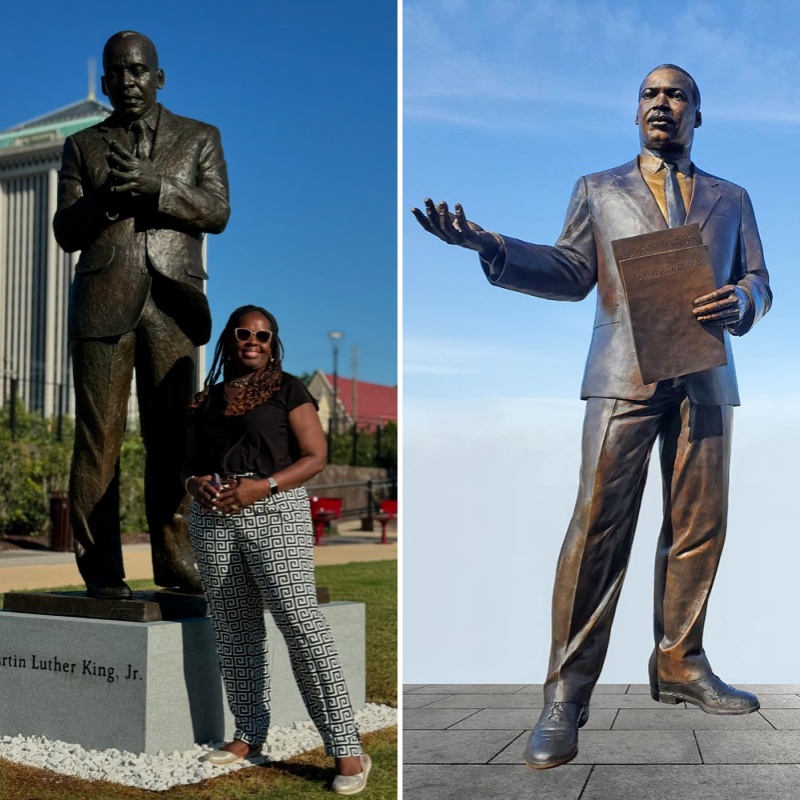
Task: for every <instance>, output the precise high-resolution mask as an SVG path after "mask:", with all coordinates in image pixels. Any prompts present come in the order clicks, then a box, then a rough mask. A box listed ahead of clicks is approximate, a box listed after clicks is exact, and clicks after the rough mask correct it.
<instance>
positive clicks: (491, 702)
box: [403, 694, 542, 717]
mask: <svg viewBox="0 0 800 800" xmlns="http://www.w3.org/2000/svg"><path fill="white" fill-rule="evenodd" d="M412 697H413V698H417V697H436V695H420V694H406V695H403V702H404V703H405V702H406V701H407V700H410V699H411V698H412ZM438 698H439V699H438V700H436V701H435V702H433V703H432V707H435V708H520V709H523V708H528V709H539V711H541V708H542V698H541V696H540V695H532V694H530V695H527V694H448V695H446V696H442V695H438ZM536 716H537V717H538V716H539V712H538V711H537V712H536Z"/></svg>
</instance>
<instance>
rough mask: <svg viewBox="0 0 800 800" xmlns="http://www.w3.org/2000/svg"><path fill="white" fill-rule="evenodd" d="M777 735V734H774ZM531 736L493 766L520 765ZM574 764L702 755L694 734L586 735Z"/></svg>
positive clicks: (685, 760)
mask: <svg viewBox="0 0 800 800" xmlns="http://www.w3.org/2000/svg"><path fill="white" fill-rule="evenodd" d="M773 733H774V731H773ZM527 738H528V734H527V733H525V734H523V735H521V736H519V737H518V738H517V739H516V740H515V741H513V742H509V744H508V747H506V749H505V750H503V752H502V753H500V754H498V755H497V756H496V757H495V758H494V759H492V762H491V763H492V764H517V763H519V760H520V759H521V758H522V752H523V750H524V748H525V743H526V741H527ZM574 763H575V764H699V763H701V762H700V753H699V752H698V749H697V742H696V741H695V738H694V733H693V732H692V731H649V732H648V733H647V735H646V736H643V735H642V733H641V732H640V731H613V730H611V731H591V730H589V731H587V730H585V729H584V730H582V731H581V733H580V737H579V751H578V755H577V757H576V759H575V761H574Z"/></svg>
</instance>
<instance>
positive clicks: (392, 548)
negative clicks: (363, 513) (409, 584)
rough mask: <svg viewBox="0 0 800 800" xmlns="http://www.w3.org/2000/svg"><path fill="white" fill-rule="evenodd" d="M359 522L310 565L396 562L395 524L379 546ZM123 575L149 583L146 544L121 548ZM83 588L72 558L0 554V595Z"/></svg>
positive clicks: (345, 526)
mask: <svg viewBox="0 0 800 800" xmlns="http://www.w3.org/2000/svg"><path fill="white" fill-rule="evenodd" d="M359 526H360V522H359V521H358V520H349V521H347V522H343V523H342V524H341V525H340V526H339V535H338V536H329V537H326V539H325V545H324V546H323V547H315V548H314V564H315V565H316V566H318V567H319V566H327V565H330V564H349V563H352V562H354V561H392V560H395V559H396V558H397V523H390V525H389V529H388V531H387V537H386V538H387V540H388V543H387V544H381V543H380V538H381V533H380V525H376V526H375V527H376V528H378V530H377V531H372V532H370V531H360V530H358V528H359ZM122 550H123V558H124V561H125V574H126V576H127V577H128V578H129V579H130V580H151V579H152V577H153V565H152V562H151V559H150V545H149V544H131V545H126V546H125V547H123V548H122ZM82 584H83V580H82V579H81V576H80V573H79V572H78V568H77V567H76V566H75V556H74V555H73V554H72V553H53V552H51V551H49V550H3V551H0V592H9V591H23V590H25V589H54V588H56V587H58V586H80V585H82Z"/></svg>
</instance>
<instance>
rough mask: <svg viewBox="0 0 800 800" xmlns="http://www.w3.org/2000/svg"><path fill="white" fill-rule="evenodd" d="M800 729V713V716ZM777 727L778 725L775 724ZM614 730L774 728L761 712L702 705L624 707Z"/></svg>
mask: <svg viewBox="0 0 800 800" xmlns="http://www.w3.org/2000/svg"><path fill="white" fill-rule="evenodd" d="M797 713H798V715H800V711H798V712H797ZM798 723H799V724H798V726H797V727H798V728H800V716H798ZM775 727H777V726H775ZM613 729H614V730H615V731H624V730H628V731H659V730H660V731H719V730H734V731H735V730H748V731H750V730H772V729H773V726H772V725H770V724H769V722H767V720H766V719H764V717H762V716H761V715H760V714H758V713H754V714H737V715H730V714H727V715H720V714H706V713H705V712H704V711H701V710H700V709H699V708H680V709H678V710H675V709H672V708H666V707H665V708H652V709H650V708H648V709H640V708H623V709H621V710H620V711H619V713H618V714H617V718H616V720H615V721H614V727H613Z"/></svg>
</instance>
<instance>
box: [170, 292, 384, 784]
mask: <svg viewBox="0 0 800 800" xmlns="http://www.w3.org/2000/svg"><path fill="white" fill-rule="evenodd" d="M282 357H283V345H282V344H281V341H280V339H279V337H278V324H277V322H276V320H275V317H273V315H272V314H270V313H269V312H268V311H266V310H265V309H263V308H259V307H258V306H242V307H241V308H237V309H236V310H235V311H234V312H233V314H231V316H230V319H229V320H228V322H227V324H226V325H225V329H224V330H223V332H222V335H221V336H220V338H219V341H218V342H217V347H216V350H215V351H214V361H213V363H212V365H211V370H210V372H209V374H208V377H207V378H206V381H205V386H204V388H203V391H202V392H200V393H199V394H198V395H197V397H196V398H195V402H194V403H193V405H192V409H191V416H190V423H189V451H188V454H187V459H186V464H185V467H184V479H185V485H186V490H187V491H188V492H189V493H190V494H191V495H192V497H193V498H194V500H195V502H194V503H192V506H191V511H190V515H189V535H190V538H191V541H192V545H193V546H194V549H195V553H196V556H197V566H198V568H199V570H200V575H201V576H202V579H203V584H204V587H205V591H206V596H207V598H208V604H209V608H210V610H211V619H212V623H213V626H214V632H215V635H216V641H217V652H218V655H219V661H220V668H221V670H222V675H223V679H224V682H225V690H226V694H227V697H228V705H229V707H230V709H231V713H232V714H233V716H234V718H235V720H236V732H235V734H234V739H233V741H231V742H230V743H229V744H226V745H225V746H224V747H222V748H220V749H219V750H214V751H213V752H211V753H209V754H208V755H207V756H205V758H206V760H207V761H209V762H211V763H212V764H215V765H219V766H222V765H225V764H234V763H236V762H238V761H241V760H243V759H244V758H248V757H250V756H254V755H257V754H259V753H260V752H261V747H262V745H263V743H264V741H265V739H266V737H267V730H268V727H269V677H268V663H267V648H266V631H265V626H264V600H266V601H267V604H268V607H269V610H270V612H271V614H272V616H273V618H274V620H275V622H276V624H277V626H278V628H279V629H280V631H281V633H282V634H283V636H284V638H285V640H286V644H287V647H288V649H289V657H290V660H291V664H292V670H293V671H294V676H295V680H296V681H297V684H298V687H299V689H300V693H301V695H302V697H303V701H304V702H305V705H306V708H307V709H308V712H309V714H310V716H311V718H312V719H313V720H314V724H315V725H316V726H317V729H318V730H319V733H320V735H321V736H322V740H323V742H324V744H325V750H326V752H327V754H328V755H331V756H333V757H334V758H335V759H336V772H337V775H336V778H335V779H334V782H333V786H332V788H333V791H334V792H338V793H340V794H356V793H357V792H360V791H361V790H362V789H363V788H364V787H365V786H366V782H367V776H368V774H369V770H370V768H371V762H370V758H369V756H367V755H364V754H362V751H361V744H360V741H359V737H358V731H357V730H356V726H355V721H354V718H353V710H352V706H351V704H350V698H349V695H348V693H347V686H346V685H345V682H344V676H343V674H342V669H341V667H340V665H339V658H338V655H337V653H336V648H335V645H334V642H333V639H332V637H331V633H330V628H329V627H328V623H327V621H326V620H325V618H324V617H323V616H322V614H321V613H320V611H319V609H318V607H317V597H316V587H315V585H314V563H313V545H312V542H313V532H312V524H311V512H310V507H309V502H308V495H307V494H306V490H305V488H304V487H303V485H302V484H303V483H304V482H305V481H307V480H308V479H309V478H311V477H312V476H313V475H316V474H317V473H318V472H320V471H321V470H322V469H323V468H324V467H325V463H326V456H327V453H326V446H325V435H324V433H323V431H322V426H321V425H320V422H319V417H318V416H317V412H316V404H315V401H314V398H313V397H312V396H311V395H310V394H309V392H308V390H307V389H306V388H305V386H304V385H303V384H302V383H301V382H300V381H299V380H298V379H297V378H295V377H294V376H293V375H289V374H288V373H285V372H283V370H282V369H281V360H282ZM220 378H222V380H221V381H220V382H217V381H219V379H220ZM220 475H222V476H224V477H223V478H222V480H221V481H220V479H219V476H220Z"/></svg>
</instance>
